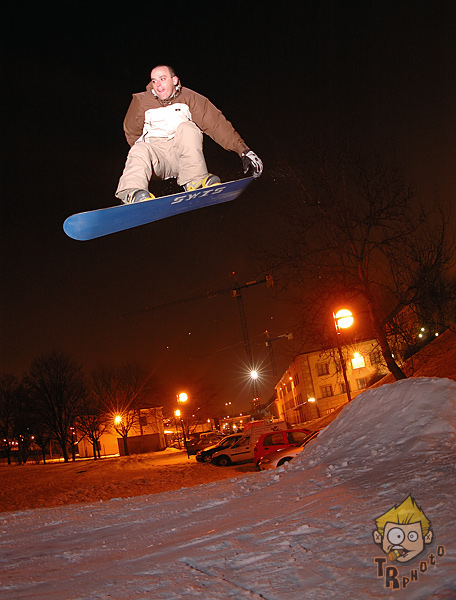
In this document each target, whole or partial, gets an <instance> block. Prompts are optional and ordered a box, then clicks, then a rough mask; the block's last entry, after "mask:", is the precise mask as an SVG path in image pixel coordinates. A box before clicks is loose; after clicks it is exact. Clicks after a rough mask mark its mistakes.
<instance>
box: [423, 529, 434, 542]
mask: <svg viewBox="0 0 456 600" xmlns="http://www.w3.org/2000/svg"><path fill="white" fill-rule="evenodd" d="M432 537H433V535H432V529H429V531H428V532H427V533H426V535H425V536H424V542H425V543H426V544H430V543H431V542H432Z"/></svg>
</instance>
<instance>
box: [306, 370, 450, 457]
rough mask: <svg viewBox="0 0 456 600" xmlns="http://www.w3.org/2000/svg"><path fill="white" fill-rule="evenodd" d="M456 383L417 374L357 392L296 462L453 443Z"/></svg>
mask: <svg viewBox="0 0 456 600" xmlns="http://www.w3.org/2000/svg"><path fill="white" fill-rule="evenodd" d="M455 437H456V382H455V381H452V380H451V379H437V378H426V377H421V378H416V379H415V378H413V379H405V380H401V381H396V382H395V383H392V384H388V385H384V386H382V387H380V388H377V389H372V390H368V391H366V392H364V393H362V394H360V395H359V396H357V397H356V398H355V399H354V400H353V401H352V402H351V403H350V404H347V406H346V407H345V408H344V409H343V411H342V413H341V414H340V416H339V417H338V418H337V419H336V420H335V421H333V422H332V423H331V424H330V425H329V426H328V427H327V428H326V429H325V430H324V431H323V432H322V433H321V434H320V435H319V436H318V438H317V439H316V440H315V443H313V444H312V445H311V446H309V448H308V450H306V451H304V452H303V454H302V455H301V456H299V458H298V460H296V464H297V465H298V464H299V465H300V466H301V468H302V467H305V466H307V465H308V464H310V465H311V466H312V465H315V464H317V463H323V464H328V463H334V462H336V461H337V462H339V463H340V462H341V461H342V463H344V466H345V463H346V464H348V463H349V462H350V463H352V464H353V463H356V462H365V461H366V460H372V459H373V458H375V457H378V456H379V455H382V454H384V455H387V456H388V455H389V456H390V457H391V458H396V457H397V455H398V453H401V456H402V457H403V456H404V453H405V454H408V453H410V452H415V451H432V450H433V449H435V447H436V446H437V447H439V446H442V445H446V446H450V445H452V444H454V440H455Z"/></svg>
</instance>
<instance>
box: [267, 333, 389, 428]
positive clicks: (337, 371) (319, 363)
mask: <svg viewBox="0 0 456 600" xmlns="http://www.w3.org/2000/svg"><path fill="white" fill-rule="evenodd" d="M339 350H340V352H339ZM341 355H342V360H343V363H342V361H341V358H340V356H341ZM343 367H345V372H346V377H347V381H348V385H349V395H350V397H351V399H353V398H355V397H356V396H357V395H358V394H360V393H361V392H362V391H363V390H364V389H365V388H366V387H367V386H368V385H369V382H370V381H371V380H372V379H373V378H374V377H375V378H377V377H378V378H380V377H381V376H383V375H386V373H387V372H388V370H387V368H386V364H385V362H384V359H383V356H382V353H381V351H380V348H379V346H378V342H377V340H368V341H363V342H358V343H354V344H350V346H343V347H342V348H340V349H339V348H330V349H327V350H317V351H314V352H307V353H304V354H300V355H298V356H297V357H296V358H295V359H294V361H293V362H292V363H291V364H290V366H289V367H288V369H287V370H286V371H285V373H284V374H283V375H282V377H281V379H280V381H279V382H278V383H277V385H276V386H275V387H276V401H275V402H276V407H275V408H276V413H277V414H278V415H279V418H280V419H284V420H286V421H288V422H290V423H293V424H297V423H303V422H305V421H310V420H312V419H316V418H319V417H323V416H325V415H327V414H329V413H330V412H332V411H334V410H335V409H336V408H338V407H339V406H341V405H343V404H345V403H346V402H348V401H349V395H348V394H347V386H346V383H345V377H344V368H343Z"/></svg>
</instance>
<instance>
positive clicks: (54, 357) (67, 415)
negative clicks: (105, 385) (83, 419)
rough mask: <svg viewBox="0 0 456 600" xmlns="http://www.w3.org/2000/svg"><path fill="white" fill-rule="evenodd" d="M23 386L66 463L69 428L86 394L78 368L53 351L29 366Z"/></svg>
mask: <svg viewBox="0 0 456 600" xmlns="http://www.w3.org/2000/svg"><path fill="white" fill-rule="evenodd" d="M26 383H27V385H28V387H29V389H30V392H31V394H32V396H33V399H34V402H35V403H36V406H37V409H38V410H39V412H40V414H41V418H42V420H43V421H44V423H46V425H47V427H48V428H49V430H50V431H51V432H52V435H53V436H54V437H55V439H56V440H57V442H58V443H59V445H60V448H61V450H62V455H63V458H64V461H65V462H68V445H69V444H72V443H73V438H72V435H71V433H72V429H71V428H72V427H74V423H75V420H76V418H77V416H78V412H79V408H80V406H81V402H82V400H83V399H84V398H85V396H86V394H87V390H86V386H85V382H84V377H83V374H82V369H81V367H80V366H79V365H77V364H76V363H75V362H74V361H73V360H72V359H71V358H70V357H69V356H66V355H65V354H60V353H58V352H55V351H54V352H52V353H51V354H49V355H47V356H43V357H41V358H38V359H36V360H35V361H34V362H33V363H32V366H31V368H30V371H29V374H28V376H27V377H26Z"/></svg>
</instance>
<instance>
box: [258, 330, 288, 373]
mask: <svg viewBox="0 0 456 600" xmlns="http://www.w3.org/2000/svg"><path fill="white" fill-rule="evenodd" d="M264 333H265V334H266V337H267V338H268V339H267V340H266V342H265V344H266V346H267V347H268V348H269V360H270V362H271V368H272V374H273V375H274V377H277V367H276V363H275V358H274V349H273V347H272V342H275V341H277V340H281V339H283V338H287V340H292V339H293V334H292V333H283V334H282V335H278V336H277V337H275V338H271V336H270V335H269V331H268V330H267V329H266V331H265V332H264Z"/></svg>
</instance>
